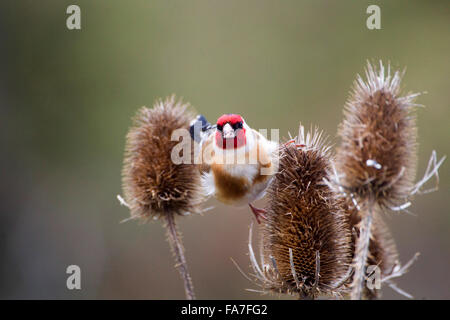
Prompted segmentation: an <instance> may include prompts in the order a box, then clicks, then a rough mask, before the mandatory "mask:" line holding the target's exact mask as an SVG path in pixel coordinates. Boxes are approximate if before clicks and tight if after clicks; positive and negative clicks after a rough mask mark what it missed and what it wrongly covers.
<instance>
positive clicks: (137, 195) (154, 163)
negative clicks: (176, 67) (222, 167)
mask: <svg viewBox="0 0 450 320" xmlns="http://www.w3.org/2000/svg"><path fill="white" fill-rule="evenodd" d="M188 107H189V105H187V104H183V103H182V102H181V101H177V100H176V98H175V96H171V97H168V98H166V99H165V100H164V101H162V100H159V101H157V102H156V104H155V105H154V107H153V108H152V109H150V108H146V107H142V108H141V109H139V111H138V112H137V114H136V116H135V117H134V121H133V127H132V128H131V129H130V131H129V132H128V134H127V143H126V151H125V160H124V167H123V172H122V176H123V191H124V198H125V201H126V203H127V204H128V206H129V208H130V211H131V216H132V217H133V218H144V219H147V218H155V219H156V218H159V217H160V216H163V215H165V214H167V212H171V213H174V214H178V215H184V214H187V213H192V212H198V211H199V210H200V204H201V202H202V201H201V199H202V191H201V189H200V174H199V173H198V168H197V167H196V165H195V164H193V163H192V164H191V163H181V164H177V163H174V161H172V158H171V155H172V149H173V147H174V146H175V145H177V144H178V143H180V141H172V139H171V136H172V133H173V132H174V131H175V130H178V129H186V130H189V124H190V121H191V120H192V119H193V118H194V115H193V114H191V112H190V111H189V110H188ZM186 132H187V133H188V131H186ZM187 137H188V138H189V135H187ZM183 142H190V141H189V140H188V141H183Z"/></svg>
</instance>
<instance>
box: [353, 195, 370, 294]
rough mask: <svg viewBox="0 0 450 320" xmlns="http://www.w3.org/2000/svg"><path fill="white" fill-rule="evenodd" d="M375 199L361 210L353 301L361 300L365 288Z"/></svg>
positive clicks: (354, 259)
mask: <svg viewBox="0 0 450 320" xmlns="http://www.w3.org/2000/svg"><path fill="white" fill-rule="evenodd" d="M374 203H375V202H374V201H373V199H369V201H368V203H367V205H366V208H361V209H363V210H364V211H365V212H362V219H361V222H360V226H361V227H360V230H359V237H358V238H357V240H356V250H355V256H354V258H353V267H354V270H355V273H354V275H353V283H352V291H351V294H350V298H351V299H352V300H361V298H362V291H363V287H364V280H365V272H366V262H367V256H368V253H369V244H370V236H371V229H372V221H373V209H374V208H373V206H374Z"/></svg>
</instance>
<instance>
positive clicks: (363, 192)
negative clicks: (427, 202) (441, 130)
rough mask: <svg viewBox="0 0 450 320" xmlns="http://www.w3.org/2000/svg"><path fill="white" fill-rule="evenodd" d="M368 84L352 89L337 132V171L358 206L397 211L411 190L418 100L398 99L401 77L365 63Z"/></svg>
mask: <svg viewBox="0 0 450 320" xmlns="http://www.w3.org/2000/svg"><path fill="white" fill-rule="evenodd" d="M366 77H367V79H366V81H364V80H363V79H362V78H361V77H360V76H358V78H357V80H356V81H355V83H354V86H353V90H352V93H351V95H350V98H349V99H348V100H347V102H346V105H345V111H344V120H343V122H342V123H341V124H340V126H339V131H338V135H339V136H340V137H341V140H342V142H341V145H340V146H339V147H338V148H337V154H336V160H337V161H336V166H337V170H338V172H339V173H340V174H342V175H343V176H342V178H341V184H342V186H343V187H345V189H346V191H348V192H351V193H353V195H354V196H356V197H357V198H358V201H366V200H367V199H368V198H371V201H374V202H376V203H377V204H378V205H380V206H382V207H389V208H391V207H395V206H398V205H401V204H403V203H404V202H405V200H406V199H407V198H408V197H409V196H410V193H411V191H412V189H413V186H414V179H415V175H416V163H417V155H416V152H417V128H416V120H415V115H414V113H413V109H414V108H413V107H414V106H416V104H415V103H414V100H415V98H416V97H417V96H418V95H419V94H408V95H405V96H402V95H400V82H401V77H402V75H401V74H400V72H398V71H396V72H395V73H394V74H393V75H391V71H390V67H388V68H387V74H385V69H384V66H383V64H382V63H381V62H380V67H379V69H377V68H376V67H375V66H372V64H370V63H368V65H367V69H366Z"/></svg>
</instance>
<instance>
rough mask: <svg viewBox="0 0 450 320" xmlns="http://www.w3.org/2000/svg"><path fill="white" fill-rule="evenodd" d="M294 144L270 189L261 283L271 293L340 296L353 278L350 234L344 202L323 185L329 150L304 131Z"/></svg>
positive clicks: (282, 157) (286, 148) (319, 138)
mask: <svg viewBox="0 0 450 320" xmlns="http://www.w3.org/2000/svg"><path fill="white" fill-rule="evenodd" d="M293 142H294V143H292V141H290V143H288V144H285V145H282V146H281V147H280V160H279V171H278V173H276V174H275V176H274V178H273V182H272V183H271V185H270V187H269V189H268V206H267V213H266V217H267V221H266V223H265V224H264V225H263V226H262V230H261V236H262V239H261V240H262V254H261V258H262V260H263V261H262V268H259V267H258V269H256V271H258V270H260V271H261V272H256V274H257V278H258V279H259V280H260V281H261V282H260V284H261V286H262V287H263V288H264V289H265V290H267V291H271V292H280V293H290V294H294V295H298V296H299V297H300V298H314V297H316V296H319V295H339V294H341V293H342V292H343V291H345V290H346V286H345V283H346V282H347V280H348V278H349V276H350V264H351V248H350V228H349V224H348V219H347V218H346V216H345V212H344V209H343V206H342V205H343V202H342V200H341V199H339V198H338V197H337V196H336V195H335V194H334V191H333V189H332V188H330V187H329V186H328V184H327V183H325V180H326V179H328V172H329V169H330V158H331V155H330V152H329V147H328V146H327V145H326V144H325V140H324V139H323V138H322V136H321V133H320V132H318V131H317V130H315V131H314V132H309V133H307V134H306V136H305V133H304V128H303V127H302V126H300V132H299V136H298V137H297V138H296V139H295V140H294V141H293ZM250 250H251V252H250V256H251V257H252V256H253V255H252V249H250ZM252 262H253V265H254V266H255V263H256V260H255V259H252Z"/></svg>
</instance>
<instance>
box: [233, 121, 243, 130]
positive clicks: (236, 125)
mask: <svg viewBox="0 0 450 320" xmlns="http://www.w3.org/2000/svg"><path fill="white" fill-rule="evenodd" d="M242 127H243V124H242V122H236V123H235V124H234V125H233V129H234V130H237V129H242Z"/></svg>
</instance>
